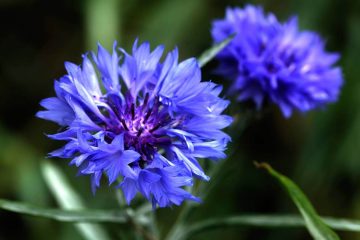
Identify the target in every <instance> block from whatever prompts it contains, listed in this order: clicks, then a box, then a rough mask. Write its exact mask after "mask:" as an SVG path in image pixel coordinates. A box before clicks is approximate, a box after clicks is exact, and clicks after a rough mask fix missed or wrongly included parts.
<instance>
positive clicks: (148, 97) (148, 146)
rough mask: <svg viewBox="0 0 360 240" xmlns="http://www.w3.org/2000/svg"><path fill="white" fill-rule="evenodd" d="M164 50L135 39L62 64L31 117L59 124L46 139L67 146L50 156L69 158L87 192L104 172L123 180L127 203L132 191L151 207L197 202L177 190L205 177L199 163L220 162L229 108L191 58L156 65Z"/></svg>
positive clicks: (218, 89)
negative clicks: (85, 178) (51, 93)
mask: <svg viewBox="0 0 360 240" xmlns="http://www.w3.org/2000/svg"><path fill="white" fill-rule="evenodd" d="M163 50H164V47H163V46H159V47H157V48H156V49H155V50H153V51H152V52H151V51H150V46H149V43H143V44H141V45H140V46H137V41H136V42H135V43H134V46H133V49H132V54H128V53H127V52H126V51H124V50H123V49H120V51H121V56H122V57H123V58H121V57H120V56H119V55H118V52H117V49H116V43H115V44H114V47H113V53H112V54H110V53H109V52H108V51H106V50H105V49H104V48H103V47H102V46H101V45H99V46H98V53H97V55H96V54H94V53H92V54H91V55H90V56H89V55H88V54H85V55H84V56H83V63H82V65H81V66H77V65H75V64H72V63H65V67H66V70H67V72H68V74H67V75H65V76H63V77H62V78H60V79H59V80H58V81H55V92H56V97H52V98H47V99H44V100H43V101H42V102H41V105H42V106H43V107H44V108H45V109H46V110H44V111H39V112H38V113H37V116H38V117H40V118H43V119H47V120H51V121H54V122H56V123H58V124H59V125H61V126H63V127H64V131H63V132H60V133H57V134H54V135H49V137H50V138H52V139H55V140H65V141H67V143H66V145H65V146H64V147H63V148H61V149H58V150H56V151H54V152H51V153H50V156H52V157H60V158H71V159H72V160H71V163H70V164H72V165H76V166H77V167H79V173H80V174H82V175H90V176H91V179H92V189H93V191H95V189H96V188H97V187H99V185H100V179H101V177H102V176H103V175H106V176H107V178H108V180H109V183H110V184H112V183H113V182H115V181H116V180H119V181H121V183H120V184H119V185H118V186H119V187H121V188H122V190H123V192H124V195H125V198H126V200H127V202H128V204H130V202H131V200H132V199H133V198H134V196H135V195H136V193H137V192H140V193H141V194H142V195H143V196H145V197H146V198H147V199H148V200H149V201H151V202H152V204H153V207H156V206H157V205H158V206H159V207H166V206H171V205H173V204H175V205H179V204H181V202H182V201H183V200H194V201H199V199H198V198H196V197H195V196H193V195H191V194H190V193H188V192H187V191H185V190H184V189H183V187H184V186H190V185H192V183H193V177H197V178H200V179H203V180H208V179H209V178H208V176H206V175H205V173H204V172H203V170H202V168H201V166H200V165H199V163H198V161H197V158H210V159H220V158H224V157H225V154H224V150H225V148H226V145H227V143H228V141H229V140H230V138H229V136H228V135H227V134H225V133H224V132H223V131H222V129H223V128H224V127H227V126H228V125H229V124H230V123H231V121H232V118H231V117H229V116H226V115H222V112H223V110H224V109H225V108H226V107H227V105H228V104H229V102H228V101H226V100H223V99H221V98H219V94H220V92H221V90H222V87H221V86H219V85H216V84H214V83H211V82H201V72H200V68H199V66H198V63H197V61H196V59H194V58H191V59H188V60H185V61H183V62H180V63H178V51H177V49H175V50H173V51H172V52H170V53H168V54H167V56H166V58H165V60H164V62H162V63H161V62H160V58H161V56H162V54H163ZM90 57H91V58H92V60H90ZM99 79H101V81H99Z"/></svg>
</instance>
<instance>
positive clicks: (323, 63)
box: [212, 5, 343, 117]
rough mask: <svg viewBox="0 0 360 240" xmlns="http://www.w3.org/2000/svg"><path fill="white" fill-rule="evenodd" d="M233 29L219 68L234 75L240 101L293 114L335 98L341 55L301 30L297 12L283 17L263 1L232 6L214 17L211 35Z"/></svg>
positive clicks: (218, 36)
mask: <svg viewBox="0 0 360 240" xmlns="http://www.w3.org/2000/svg"><path fill="white" fill-rule="evenodd" d="M231 34H236V35H235V37H234V39H233V40H232V41H231V43H230V44H229V45H228V46H227V47H226V48H225V49H224V50H223V51H222V52H221V53H220V54H219V55H218V60H219V62H220V64H219V67H218V69H217V72H218V73H219V74H221V75H222V76H224V77H225V78H227V79H230V80H231V81H232V86H231V89H230V91H229V94H231V95H233V96H235V97H236V99H237V100H238V101H249V100H250V101H252V102H254V103H255V104H256V106H257V108H259V109H260V108H261V107H263V105H264V104H266V103H272V104H275V105H278V106H279V108H280V109H281V111H282V113H283V115H284V116H285V117H290V116H291V115H292V113H293V111H294V110H297V111H299V112H307V111H309V110H312V109H315V108H318V107H320V108H321V107H323V106H325V105H326V104H328V103H331V102H334V101H336V100H337V98H338V95H339V91H340V88H341V86H342V83H343V79H342V73H341V69H340V68H339V67H335V66H333V65H334V64H335V63H336V62H337V60H338V59H339V55H338V54H334V53H328V52H326V51H325V50H324V41H323V40H322V39H321V37H320V36H319V35H318V34H316V33H314V32H310V31H299V29H298V23H297V18H296V17H293V18H290V19H289V20H288V21H286V22H285V23H281V22H279V21H278V20H277V18H276V17H275V16H274V15H273V14H271V13H269V14H265V13H264V12H263V9H262V8H261V7H257V6H252V5H248V6H245V7H244V8H243V9H242V8H228V9H227V10H226V16H225V18H224V19H219V20H215V21H214V22H213V27H212V37H213V40H214V42H215V43H217V42H220V41H222V40H224V39H226V38H227V37H229V36H230V35H231Z"/></svg>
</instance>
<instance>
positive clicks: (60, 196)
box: [41, 161, 110, 240]
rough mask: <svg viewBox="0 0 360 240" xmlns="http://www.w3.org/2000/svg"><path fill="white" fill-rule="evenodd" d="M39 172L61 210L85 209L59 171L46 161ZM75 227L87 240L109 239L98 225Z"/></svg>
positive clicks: (86, 224)
mask: <svg viewBox="0 0 360 240" xmlns="http://www.w3.org/2000/svg"><path fill="white" fill-rule="evenodd" d="M41 170H42V173H43V176H44V178H45V182H46V184H47V185H48V187H49V189H50V190H51V192H52V194H53V195H54V197H55V199H56V200H57V202H58V204H59V205H60V206H61V208H63V209H67V210H81V209H85V205H84V203H83V202H82V200H81V199H80V196H78V195H77V193H76V192H75V191H74V190H73V189H72V188H71V186H70V184H69V183H68V182H67V180H66V179H65V176H64V175H63V174H62V173H61V171H60V169H58V168H57V167H56V166H55V165H53V164H51V162H50V161H46V162H43V164H42V168H41ZM75 227H76V228H77V229H78V231H79V233H80V234H81V235H82V236H83V237H84V238H85V239H87V240H98V239H103V240H108V239H110V238H109V237H108V235H107V234H106V232H105V230H104V229H103V228H102V227H101V226H100V225H98V224H90V223H77V224H75Z"/></svg>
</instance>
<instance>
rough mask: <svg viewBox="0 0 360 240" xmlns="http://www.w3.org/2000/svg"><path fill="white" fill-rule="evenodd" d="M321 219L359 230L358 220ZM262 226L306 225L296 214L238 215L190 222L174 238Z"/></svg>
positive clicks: (352, 229) (287, 226)
mask: <svg viewBox="0 0 360 240" xmlns="http://www.w3.org/2000/svg"><path fill="white" fill-rule="evenodd" d="M322 220H323V221H324V222H325V223H326V224H328V225H329V226H331V227H332V228H334V229H337V230H343V231H344V230H345V231H356V232H360V221H358V220H350V219H336V218H331V217H322ZM239 226H243V227H262V228H293V227H304V226H306V224H305V222H304V219H303V218H302V217H301V216H298V215H262V214H251V215H240V216H231V217H225V218H213V219H207V220H205V221H201V222H198V223H194V224H191V225H190V226H187V227H186V228H183V230H185V231H183V232H182V233H180V234H179V236H178V237H177V238H176V240H182V239H192V236H194V235H195V234H197V233H200V232H204V231H207V230H213V229H215V228H224V227H239Z"/></svg>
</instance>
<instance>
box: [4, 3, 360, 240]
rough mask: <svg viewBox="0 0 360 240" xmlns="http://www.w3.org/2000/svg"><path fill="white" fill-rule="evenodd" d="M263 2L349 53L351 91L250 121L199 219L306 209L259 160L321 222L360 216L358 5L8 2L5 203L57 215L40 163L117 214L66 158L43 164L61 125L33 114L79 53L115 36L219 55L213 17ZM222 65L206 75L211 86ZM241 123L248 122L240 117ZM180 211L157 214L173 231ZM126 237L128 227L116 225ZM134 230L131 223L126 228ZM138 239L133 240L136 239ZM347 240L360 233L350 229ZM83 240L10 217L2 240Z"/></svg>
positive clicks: (257, 232)
mask: <svg viewBox="0 0 360 240" xmlns="http://www.w3.org/2000/svg"><path fill="white" fill-rule="evenodd" d="M245 3H253V4H262V5H263V6H264V8H265V9H266V11H271V12H274V13H275V14H276V15H277V16H278V17H279V18H280V19H281V20H286V19H287V18H288V17H290V16H291V15H294V14H297V15H299V20H300V24H301V27H302V28H303V29H310V30H315V31H318V32H320V33H321V35H322V36H323V37H324V38H325V39H326V41H327V49H328V50H330V51H336V52H340V53H341V55H342V58H341V61H340V64H341V66H342V67H343V72H344V77H345V80H346V83H345V85H344V88H343V91H342V94H341V97H340V101H339V102H338V103H337V104H334V105H331V106H329V107H328V108H327V109H325V111H318V112H313V113H309V114H307V115H306V116H302V115H295V116H294V117H292V118H291V119H290V120H284V119H283V118H282V117H281V114H280V113H279V111H278V110H277V109H274V111H272V112H271V113H268V114H266V115H265V117H263V118H262V119H259V120H256V121H254V122H252V123H251V124H250V125H249V126H248V128H247V129H246V130H245V132H244V133H243V134H242V136H241V139H240V140H235V141H233V142H232V143H231V145H230V146H229V148H230V149H229V150H230V151H231V149H237V152H236V154H235V156H234V157H233V158H232V159H231V160H230V161H229V162H227V163H226V164H225V165H224V167H223V168H224V169H223V173H222V174H221V175H220V176H219V177H218V178H217V179H213V181H216V182H217V184H216V186H215V188H214V190H213V191H212V192H211V194H210V195H209V197H208V199H207V200H206V201H205V202H204V204H202V205H201V206H199V207H198V208H197V210H196V211H194V212H193V213H192V215H191V219H190V220H189V221H195V220H198V219H206V218H209V217H215V216H219V217H220V216H227V215H233V214H243V213H296V209H295V207H294V206H293V204H292V202H291V201H290V200H289V198H288V196H287V195H286V194H285V193H284V192H283V191H282V189H281V188H280V187H279V186H278V185H277V184H276V182H275V181H274V180H273V179H271V178H270V177H269V176H268V175H267V174H265V173H264V171H261V170H258V169H256V168H255V167H254V165H253V161H254V160H256V161H267V162H269V163H270V164H272V165H273V166H274V167H275V168H277V169H278V170H280V172H282V173H284V174H285V175H287V176H289V177H291V178H292V179H293V180H294V181H295V182H297V183H298V184H299V185H300V186H301V188H302V189H303V190H304V191H305V193H306V194H307V195H308V196H309V198H310V200H311V201H312V202H313V204H314V206H315V207H316V208H317V210H318V212H319V213H320V214H322V215H331V216H335V217H347V218H357V219H360V156H359V155H360V81H359V76H360V65H359V64H360V61H359V57H360V1H358V0H345V1H344V0H317V1H314V0H302V1H295V0H292V1H280V0H273V1H270V0H268V1H248V2H244V1H230V0H226V1H225V0H222V1H219V0H171V1H169V0H156V1H140V0H133V1H129V0H127V1H126V0H119V1H117V0H102V1H100V0H99V1H97V0H82V1H71V0H65V1H48V0H47V1H46V0H1V1H0V20H1V21H0V26H1V37H0V53H1V57H0V109H1V113H0V116H1V117H0V198H6V199H11V200H18V201H25V202H29V203H32V204H36V205H39V206H47V207H56V203H55V201H54V199H53V197H52V196H51V194H50V192H49V190H48V189H47V188H46V185H45V183H44V180H43V178H42V176H41V172H40V163H41V161H53V162H55V163H56V164H57V165H58V166H59V167H61V168H62V169H63V170H64V172H65V173H66V175H67V177H68V179H69V181H71V183H72V184H73V185H74V188H75V189H77V190H78V191H79V193H80V195H81V196H82V197H83V198H84V199H85V201H86V204H87V205H88V206H89V207H91V208H104V209H113V208H117V205H116V200H115V197H114V189H113V188H108V187H106V183H105V184H104V187H103V188H101V189H100V190H99V191H98V192H97V194H96V196H95V197H94V196H93V195H92V194H91V192H90V186H89V179H87V178H86V177H76V169H74V168H72V167H68V166H67V161H66V160H60V159H55V160H49V159H45V157H44V156H46V153H47V152H49V151H51V150H53V149H55V148H57V147H59V146H60V145H61V143H60V144H59V143H56V142H54V141H51V140H49V139H47V138H46V137H45V135H44V134H43V133H53V132H56V131H57V130H58V127H57V126H55V124H52V123H49V122H46V121H43V120H39V119H36V118H35V116H34V115H35V113H36V112H37V111H38V110H39V109H40V107H39V104H38V103H39V101H40V100H41V99H43V98H45V97H49V96H52V95H54V91H53V81H54V79H56V78H59V77H60V76H61V75H63V74H64V73H65V70H64V67H63V62H64V61H72V62H75V63H80V61H81V54H82V53H83V52H85V51H88V50H93V49H95V47H96V42H97V41H100V42H101V43H102V44H103V45H105V46H106V47H107V48H110V47H111V45H112V42H113V40H115V39H116V40H117V41H118V43H119V45H121V46H123V47H124V48H125V49H130V46H131V45H132V43H133V41H134V39H135V38H136V37H139V39H140V41H145V40H148V41H150V43H151V44H152V46H153V47H155V46H156V45H157V44H165V46H166V47H167V49H168V50H169V49H172V48H173V47H175V46H178V47H179V49H180V57H181V58H182V59H184V58H187V57H191V56H198V55H199V54H200V53H201V52H202V51H204V50H205V49H207V48H208V47H210V45H211V37H210V27H211V21H212V19H214V18H222V17H223V16H224V10H225V7H226V6H228V5H231V6H243V5H244V4H245ZM215 64H216V63H213V62H212V63H210V64H209V65H207V66H206V67H205V68H204V74H203V75H204V79H210V78H211V79H213V80H214V81H216V82H221V79H219V78H217V77H216V76H213V75H211V74H209V73H210V72H211V68H212V67H214V66H215ZM240 117H241V116H240ZM177 212H178V208H177V207H174V208H173V209H161V210H159V211H157V218H158V220H159V228H160V230H161V231H164V232H165V231H167V229H168V226H169V225H171V223H172V222H173V221H174V217H175V215H176V214H177ZM106 228H107V229H108V230H109V232H110V234H111V236H113V238H114V239H122V238H121V236H123V233H122V232H123V231H125V230H122V229H124V226H120V225H116V224H109V225H107V226H106ZM125 229H126V226H125ZM127 234H130V235H129V236H131V233H127ZM339 234H340V236H341V237H342V238H343V239H360V234H354V233H345V232H340V233H339ZM49 236H50V237H51V239H54V240H65V239H66V240H72V239H74V240H75V239H82V238H81V236H80V235H79V234H78V232H77V231H76V229H75V228H74V227H73V225H71V224H67V223H59V222H55V221H52V220H47V219H40V218H33V217H28V216H21V215H18V214H14V213H9V212H4V211H0V240H5V239H6V240H8V239H9V240H10V239H36V240H42V239H49ZM219 238H221V239H269V240H272V239H274V240H275V239H294V240H300V239H310V236H309V235H308V233H307V232H306V230H305V229H302V228H296V229H260V228H256V229H255V228H245V227H238V228H227V229H221V230H220V229H217V230H213V231H210V232H207V233H203V234H199V235H196V236H195V237H194V239H219Z"/></svg>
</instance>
